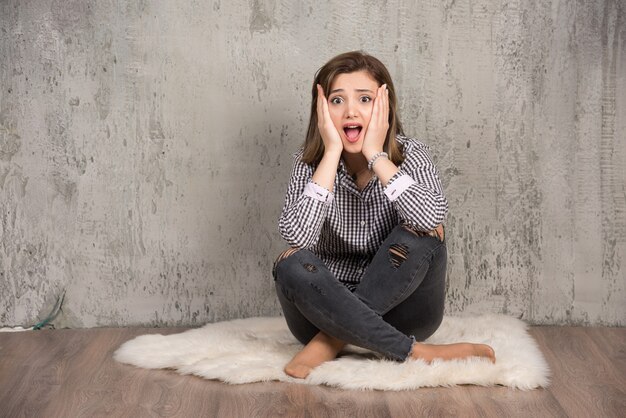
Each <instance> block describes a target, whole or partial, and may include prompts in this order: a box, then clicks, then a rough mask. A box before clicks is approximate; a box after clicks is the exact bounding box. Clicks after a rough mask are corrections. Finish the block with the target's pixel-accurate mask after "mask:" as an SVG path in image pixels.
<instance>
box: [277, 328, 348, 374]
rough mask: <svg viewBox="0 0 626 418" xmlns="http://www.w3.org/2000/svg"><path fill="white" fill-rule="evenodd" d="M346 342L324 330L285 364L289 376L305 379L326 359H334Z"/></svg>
mask: <svg viewBox="0 0 626 418" xmlns="http://www.w3.org/2000/svg"><path fill="white" fill-rule="evenodd" d="M345 345H346V344H345V343H344V342H343V341H341V340H338V339H336V338H333V337H331V336H330V335H328V334H325V333H324V332H319V333H318V334H317V335H316V336H315V337H313V339H312V340H311V341H309V343H308V344H307V345H306V346H304V348H303V349H302V350H301V351H300V352H299V353H298V354H296V355H295V356H294V357H293V358H292V359H291V361H290V362H289V363H287V365H286V366H285V373H287V374H288V375H289V376H292V377H295V378H298V379H304V378H305V377H307V376H308V375H309V373H311V370H312V369H314V368H315V367H317V366H319V365H320V364H322V363H324V362H325V361H330V360H333V359H334V358H335V357H337V354H339V352H340V351H341V349H342V348H343V347H344V346H345Z"/></svg>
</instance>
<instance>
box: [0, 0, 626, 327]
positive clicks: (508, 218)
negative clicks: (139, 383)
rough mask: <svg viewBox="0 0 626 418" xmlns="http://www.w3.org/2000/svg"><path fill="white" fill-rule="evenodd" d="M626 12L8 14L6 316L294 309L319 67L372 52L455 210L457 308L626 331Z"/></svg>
mask: <svg viewBox="0 0 626 418" xmlns="http://www.w3.org/2000/svg"><path fill="white" fill-rule="evenodd" d="M625 18H626V15H625V6H624V4H623V3H620V2H619V1H617V0H615V1H609V0H606V1H594V2H590V1H584V0H579V1H556V0H555V1H530V0H528V1H512V0H511V1H506V0H502V1H497V0H483V1H480V0H479V1H476V0H473V1H468V0H464V1H461V0H457V1H444V2H441V1H432V0H431V1H399V0H390V1H387V2H384V3H383V2H378V1H373V0H372V1H366V2H361V1H327V2H312V1H311V2H309V4H306V2H279V1H276V0H250V1H242V0H239V1H231V2H226V1H214V2H210V1H209V2H192V1H181V2H157V1H121V0H120V1H100V0H98V1H96V0H92V1H74V2H70V1H66V0H58V1H43V0H42V1H19V0H12V1H2V2H0V37H1V38H0V59H1V61H0V86H1V90H0V209H1V212H2V213H1V217H0V227H1V230H0V234H1V236H0V324H1V325H18V324H23V325H31V324H33V323H34V322H35V321H37V320H38V319H42V318H43V317H45V315H46V314H47V313H48V312H49V311H50V309H51V308H52V306H53V304H54V302H55V300H56V298H57V297H58V296H59V294H60V293H61V292H62V291H63V290H65V291H66V298H65V302H64V305H63V310H62V313H61V314H60V315H59V317H58V318H57V319H56V321H55V322H54V323H55V325H56V326H57V327H62V326H71V327H93V326H114V325H136V324H146V325H175V324H201V323H204V322H207V321H216V320H223V319H229V318H235V317H245V316H253V315H276V314H278V313H279V312H280V308H279V305H278V302H277V300H276V297H275V294H274V288H273V281H272V278H271V274H270V270H271V264H272V261H273V259H274V258H275V256H276V255H277V254H278V253H279V252H280V251H281V250H282V249H283V248H285V244H284V243H283V242H281V239H280V237H279V236H278V233H277V225H276V223H277V219H278V215H279V212H280V209H281V207H282V203H283V197H284V192H285V187H286V182H287V178H288V175H289V171H290V168H291V153H293V152H294V151H295V150H296V149H297V148H298V146H299V145H300V144H301V142H302V140H303V138H304V130H305V128H306V123H307V118H308V107H309V100H310V99H309V89H310V83H311V81H312V77H313V74H314V72H315V70H316V69H317V68H318V67H319V66H320V65H322V64H323V63H324V62H325V61H326V60H327V59H328V58H330V57H331V56H333V55H335V54H336V53H339V52H343V51H346V50H352V49H364V50H366V51H368V52H370V53H372V54H373V55H375V56H378V57H379V58H380V59H382V60H383V62H385V63H386V64H387V65H388V67H389V69H390V71H391V73H392V75H393V77H394V80H395V82H396V84H397V88H398V89H399V91H400V99H401V116H402V119H403V122H404V124H405V127H406V131H407V133H409V134H412V135H414V136H416V137H418V138H421V139H423V140H424V141H425V142H426V143H428V144H429V145H430V146H431V148H432V151H433V156H434V158H435V160H436V161H437V163H438V166H439V169H440V172H441V174H442V180H443V182H444V187H445V189H446V192H447V196H448V199H449V202H450V214H449V216H448V220H447V232H448V248H449V257H450V259H449V283H448V304H447V307H448V313H457V312H460V311H470V312H488V311H491V312H503V313H508V314H511V315H515V316H521V317H522V318H524V319H526V320H528V321H530V322H533V323H556V324H574V323H583V324H614V325H616V324H617V325H624V324H625V323H626V284H625V277H626V190H625V179H626V141H625V131H626V126H625V125H626V110H625V109H626V46H625V42H626V21H625Z"/></svg>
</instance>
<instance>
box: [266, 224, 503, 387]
mask: <svg viewBox="0 0 626 418" xmlns="http://www.w3.org/2000/svg"><path fill="white" fill-rule="evenodd" d="M440 236H441V235H440ZM446 259H447V253H446V246H445V244H444V243H442V242H441V241H440V239H438V238H436V237H433V236H423V235H420V234H418V233H416V232H415V231H412V230H411V229H409V228H406V227H404V226H397V227H396V228H395V229H394V230H393V231H392V232H391V233H390V234H389V236H388V237H387V239H386V240H385V241H384V242H383V244H382V245H381V247H380V249H379V250H378V252H377V253H376V255H375V256H374V258H373V260H372V262H371V263H370V265H369V267H368V269H367V271H366V273H365V274H364V275H363V277H362V278H361V282H360V284H359V286H358V287H357V289H356V290H355V291H354V293H353V292H350V291H349V290H348V289H347V288H346V287H345V286H344V285H342V284H341V283H340V282H339V281H337V279H336V278H335V277H334V276H333V274H332V273H331V272H330V271H329V270H328V268H327V267H326V266H325V265H324V263H323V262H322V261H321V260H320V259H319V258H318V257H317V256H315V255H314V254H313V253H311V252H310V251H308V250H297V249H289V250H287V251H285V252H283V253H282V254H281V255H280V256H279V257H278V259H277V260H276V262H275V264H274V269H273V275H274V278H275V281H276V290H277V295H278V299H279V301H280V303H281V306H282V308H283V312H284V315H285V319H286V321H287V325H288V327H289V329H290V330H291V332H292V333H293V334H294V336H295V337H296V338H297V339H298V340H299V341H300V342H302V343H303V344H305V347H304V349H303V350H302V351H300V352H299V353H298V354H297V355H296V356H295V357H294V358H293V359H292V360H291V361H290V362H289V363H288V364H287V366H286V367H285V372H286V373H287V374H289V375H291V376H294V377H300V378H303V377H306V376H307V375H308V373H309V372H310V371H311V369H313V368H314V367H316V366H317V365H319V364H321V363H323V362H324V361H328V360H332V359H334V358H335V357H336V356H337V354H338V353H339V352H340V351H341V349H342V348H343V347H344V346H345V344H346V343H350V344H354V345H357V346H360V347H365V348H368V349H371V350H373V351H376V352H379V353H382V354H383V355H385V356H387V357H389V358H392V359H395V360H398V361H404V360H406V359H408V358H422V359H424V360H426V361H430V360H432V359H434V358H459V357H467V356H470V355H479V356H485V357H490V358H491V359H492V361H493V359H494V357H493V350H491V348H490V347H487V346H483V347H479V346H477V345H473V344H452V345H447V346H432V345H428V344H421V343H417V342H416V341H422V340H424V339H426V338H428V337H429V336H430V335H432V334H433V333H434V332H435V330H436V329H437V328H438V327H439V325H440V323H441V320H442V317H443V305H444V290H445V273H446Z"/></svg>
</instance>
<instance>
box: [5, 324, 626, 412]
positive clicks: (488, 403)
mask: <svg viewBox="0 0 626 418" xmlns="http://www.w3.org/2000/svg"><path fill="white" fill-rule="evenodd" d="M185 329H187V328H168V329H159V328H157V329H147V328H126V329H125V328H97V329H83V330H41V331H35V332H23V333H10V334H9V333H6V334H5V333H3V334H0V353H1V354H2V356H0V405H2V411H1V412H0V415H2V416H8V417H20V416H28V417H37V416H46V417H56V416H63V417H65V416H72V417H80V416H89V417H94V416H96V417H97V416H103V417H104V416H106V417H117V416H133V417H135V416H137V417H142V416H160V417H168V416H215V417H228V418H231V417H239V416H242V417H243V416H245V417H281V416H289V417H333V416H359V417H404V416H467V417H501V416H511V417H516V416H520V417H521V416H551V417H561V416H604V417H611V416H620V415H619V413H620V412H621V411H623V410H624V408H625V405H624V399H625V395H624V386H625V385H624V370H625V368H624V367H625V362H626V361H625V359H626V354H625V352H624V349H625V348H624V342H625V339H626V333H625V330H624V329H620V328H617V329H616V328H585V329H583V328H572V327H567V328H565V327H534V328H531V334H533V335H534V336H535V338H536V340H537V341H538V343H539V344H540V347H541V350H542V351H543V352H544V355H545V356H546V358H547V360H548V362H549V363H550V365H551V367H552V370H553V382H552V385H551V386H550V387H549V388H548V389H545V390H542V389H540V390H533V391H520V390H513V389H509V388H506V387H492V388H484V387H478V386H472V385H465V386H456V387H451V388H422V389H418V390H410V391H398V392H393V391H351V390H343V389H338V388H332V387H326V386H309V385H301V384H293V383H283V382H264V383H252V384H245V385H228V384H225V383H222V382H218V381H209V380H205V379H201V378H199V377H196V376H181V375H179V374H177V373H176V372H174V371H171V370H147V369H140V368H136V367H133V366H129V365H125V364H120V363H117V362H116V361H115V360H113V357H112V355H113V352H114V351H115V350H116V349H117V348H118V347H119V346H120V345H121V344H122V343H124V342H126V341H128V340H130V339H132V338H134V337H135V336H138V335H143V334H150V333H160V334H164V335H167V334H172V333H178V332H182V331H184V330H185Z"/></svg>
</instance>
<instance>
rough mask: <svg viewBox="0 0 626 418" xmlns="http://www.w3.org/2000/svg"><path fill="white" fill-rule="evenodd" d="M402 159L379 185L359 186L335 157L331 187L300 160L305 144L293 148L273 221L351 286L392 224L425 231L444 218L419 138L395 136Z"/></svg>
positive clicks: (432, 167) (438, 184)
mask: <svg viewBox="0 0 626 418" xmlns="http://www.w3.org/2000/svg"><path fill="white" fill-rule="evenodd" d="M396 139H397V141H398V142H399V143H400V144H401V145H402V149H403V155H404V158H405V160H404V161H403V162H402V164H400V166H399V167H398V168H399V171H398V172H397V173H396V174H394V176H393V177H391V179H390V180H389V182H388V184H387V186H386V187H383V186H382V184H381V183H380V181H379V180H378V177H377V176H376V175H374V177H373V178H372V179H371V180H370V181H369V183H368V184H367V185H366V186H365V188H364V189H363V190H362V191H360V190H359V189H358V188H357V186H356V184H355V182H354V181H353V180H352V177H351V176H350V174H348V172H347V170H346V166H345V163H344V161H343V159H340V161H339V165H338V167H337V175H336V176H335V183H334V189H333V190H334V192H333V193H331V192H329V191H328V190H327V189H325V188H323V187H321V186H319V185H318V184H316V183H314V182H313V181H312V180H311V178H312V177H313V173H314V172H315V169H316V168H317V167H316V166H315V165H309V164H305V163H303V162H302V161H301V158H302V154H303V151H304V149H300V150H299V151H298V152H296V153H295V154H293V157H294V163H293V169H292V172H291V178H290V180H289V186H288V188H287V196H286V198H285V205H284V206H283V210H282V213H281V215H280V219H279V221H278V227H279V231H280V234H281V236H282V237H283V239H284V240H285V241H287V243H289V245H291V246H292V247H296V248H306V249H309V250H310V251H312V252H313V253H314V254H316V255H317V256H318V257H319V258H320V259H321V260H322V261H324V263H325V264H326V266H327V267H328V269H329V270H330V271H331V272H332V273H333V274H334V275H335V277H336V278H337V279H338V280H339V281H340V282H342V283H343V284H344V285H345V286H346V287H348V288H349V289H350V290H354V289H355V285H356V284H358V283H359V282H360V280H361V276H362V275H363V272H364V271H365V268H366V267H367V266H368V265H369V263H370V262H371V261H372V258H373V257H374V255H375V254H376V251H377V250H378V248H379V247H380V245H381V244H382V242H383V241H384V240H385V238H386V237H387V235H388V234H389V233H390V232H391V230H392V229H393V228H394V227H395V226H396V225H398V224H400V223H402V224H409V225H411V226H413V227H414V228H415V229H417V230H421V231H430V230H433V229H435V227H436V226H437V225H439V224H440V223H442V222H443V220H444V218H445V216H446V214H447V213H448V201H447V199H446V197H445V196H444V193H443V187H442V186H441V182H440V180H439V177H438V172H437V168H436V167H435V164H434V163H433V161H432V159H431V158H430V155H429V147H428V146H427V145H425V144H424V143H422V142H420V141H418V140H416V139H413V138H408V137H404V136H400V135H399V136H397V138H396Z"/></svg>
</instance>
